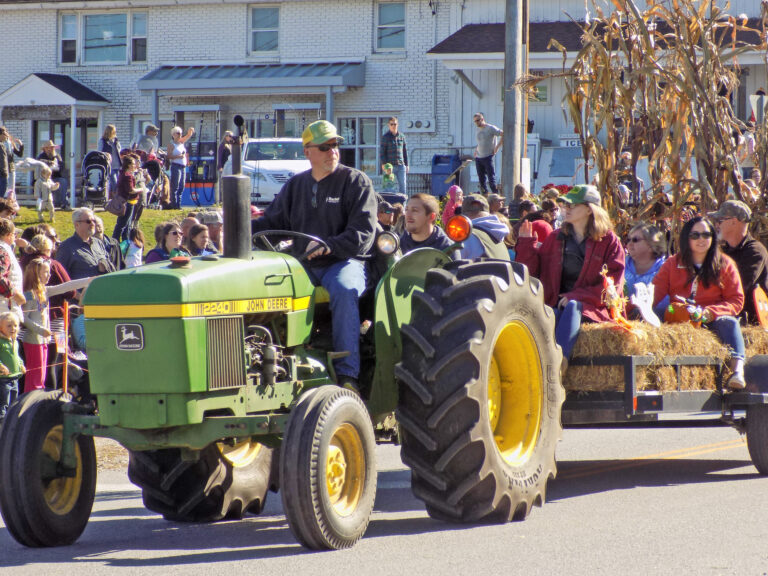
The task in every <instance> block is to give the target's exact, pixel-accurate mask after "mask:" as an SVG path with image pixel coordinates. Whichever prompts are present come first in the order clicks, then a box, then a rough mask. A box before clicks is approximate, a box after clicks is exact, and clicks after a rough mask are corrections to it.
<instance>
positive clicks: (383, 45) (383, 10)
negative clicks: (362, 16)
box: [376, 2, 405, 52]
mask: <svg viewBox="0 0 768 576" xmlns="http://www.w3.org/2000/svg"><path fill="white" fill-rule="evenodd" d="M404 49H405V2H379V4H378V6H377V11H376V50H378V51H380V52H388V51H392V50H404Z"/></svg>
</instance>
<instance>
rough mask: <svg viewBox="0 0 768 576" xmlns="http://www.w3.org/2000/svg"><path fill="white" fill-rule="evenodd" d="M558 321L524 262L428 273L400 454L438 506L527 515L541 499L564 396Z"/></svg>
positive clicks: (417, 315) (402, 394) (416, 321)
mask: <svg viewBox="0 0 768 576" xmlns="http://www.w3.org/2000/svg"><path fill="white" fill-rule="evenodd" d="M554 323H555V321H554V314H553V312H552V310H551V309H549V308H548V307H547V306H545V305H544V301H543V290H542V289H541V284H540V282H539V281H538V280H536V279H535V278H530V277H529V275H528V270H527V268H525V267H524V266H521V265H519V264H515V263H505V262H500V261H482V262H477V263H467V262H456V263H452V264H449V265H448V266H447V267H446V268H445V269H435V270H430V271H429V272H427V277H426V283H425V288H424V292H423V293H417V294H415V295H414V299H413V315H412V319H411V322H410V324H409V325H405V326H403V328H402V336H403V354H402V362H400V363H399V364H398V365H397V367H396V370H395V376H396V377H397V379H398V381H399V403H398V408H397V413H396V415H397V421H398V424H399V426H400V430H401V434H402V448H401V456H402V459H403V462H404V463H405V464H406V465H408V466H409V467H410V468H411V485H412V490H413V493H414V495H415V496H416V497H417V498H419V499H421V500H423V501H424V503H425V505H426V508H427V512H428V513H429V514H430V516H432V517H435V518H439V519H442V520H448V521H455V522H506V521H509V520H523V519H525V518H526V517H527V516H528V514H529V512H530V510H531V507H532V505H538V506H540V505H541V504H542V503H543V502H544V499H545V494H546V484H547V481H548V479H549V478H553V477H554V476H555V474H556V473H557V467H556V464H555V445H556V443H557V441H558V440H559V438H560V436H561V435H562V424H561V421H560V410H561V406H562V403H563V399H564V396H565V393H564V390H563V387H562V385H561V383H560V365H561V362H562V353H561V351H560V348H559V347H558V346H557V345H556V344H555V338H554Z"/></svg>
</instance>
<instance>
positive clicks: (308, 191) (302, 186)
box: [251, 120, 377, 389]
mask: <svg viewBox="0 0 768 576" xmlns="http://www.w3.org/2000/svg"><path fill="white" fill-rule="evenodd" d="M301 138H302V141H303V144H304V155H305V156H306V157H307V159H308V160H309V163H310V165H311V168H310V169H309V170H307V171H306V172H302V173H300V174H297V175H296V176H294V177H293V178H291V179H290V180H288V182H286V183H285V186H283V189H282V190H281V191H280V194H279V195H278V196H277V198H275V201H274V202H273V203H272V204H270V206H269V207H268V208H267V209H266V211H265V212H264V215H263V216H262V217H261V218H259V219H258V220H253V221H252V224H251V227H252V231H253V232H258V231H260V230H291V231H294V232H303V233H305V234H310V235H312V236H316V237H318V238H320V239H321V240H323V241H324V242H325V243H326V244H327V245H328V248H330V250H329V249H328V248H325V247H324V246H322V245H320V244H318V243H317V242H315V241H306V240H302V239H297V240H295V241H294V247H295V249H296V250H298V253H301V254H303V255H305V256H306V263H305V267H306V269H307V271H308V273H309V275H310V277H311V278H312V280H313V282H315V283H316V284H320V285H322V286H323V287H324V288H325V289H326V290H328V294H329V295H330V298H331V319H332V323H333V346H334V348H335V350H336V351H338V352H342V351H347V352H349V353H350V354H349V356H347V357H345V358H340V359H338V360H336V361H335V363H334V367H335V369H336V375H337V379H338V383H339V385H341V386H346V387H349V388H353V389H357V386H358V382H357V379H358V376H359V373H360V350H359V336H360V312H359V309H358V300H359V298H360V295H361V294H362V293H363V290H364V289H365V268H364V265H363V260H362V258H363V257H364V256H365V255H366V254H367V253H368V251H369V250H370V249H371V246H372V244H373V240H374V237H375V230H376V211H377V202H376V195H375V192H374V190H373V185H372V184H371V180H370V179H369V178H368V176H366V175H365V174H364V173H363V172H361V171H359V170H355V169H354V168H350V167H348V166H344V165H342V164H339V144H340V143H341V142H342V140H343V139H342V138H341V136H339V135H338V133H337V131H336V127H335V126H334V125H333V124H331V123H330V122H328V121H326V120H318V121H317V122H313V123H312V124H310V125H309V126H307V128H306V130H304V132H303V133H302V135H301Z"/></svg>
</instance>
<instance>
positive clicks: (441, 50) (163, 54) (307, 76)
mask: <svg viewBox="0 0 768 576" xmlns="http://www.w3.org/2000/svg"><path fill="white" fill-rule="evenodd" d="M529 3H530V19H531V28H530V45H531V54H530V69H531V70H535V71H542V72H548V71H553V70H557V69H559V68H560V67H561V66H562V58H561V55H560V54H559V53H557V52H555V51H552V50H549V51H548V50H547V49H546V46H547V43H548V42H549V38H551V37H555V38H558V40H559V41H560V42H561V43H562V44H564V45H565V46H566V47H567V48H568V49H569V57H570V58H573V56H575V54H576V51H577V50H578V46H579V44H578V42H579V40H578V27H577V26H576V25H574V24H572V23H571V21H570V18H569V17H567V16H566V13H567V14H569V15H570V16H571V17H573V18H574V19H576V20H583V18H584V14H585V4H584V0H537V1H536V2H532V1H531V2H529ZM504 5H505V2H504V0H431V1H430V0H404V1H401V2H392V1H389V0H387V1H377V0H284V1H274V0H273V1H269V2H267V1H265V0H253V1H251V2H242V1H238V0H151V1H150V0H131V1H130V2H128V1H117V0H80V1H76V2H73V1H69V0H58V1H55V0H49V1H42V2H41V1H36V2H29V1H23V0H22V1H0V38H3V46H4V47H5V48H6V49H5V51H4V52H5V54H4V58H3V66H2V68H0V122H2V123H3V124H5V125H6V126H7V127H8V128H9V129H10V131H11V132H12V133H13V134H14V135H16V136H19V137H21V138H22V139H24V141H25V142H26V143H27V152H26V153H27V154H28V155H32V154H37V152H38V151H39V150H38V148H39V144H40V143H41V142H42V141H44V140H47V139H48V138H53V139H54V140H55V141H56V142H57V143H59V144H62V155H63V156H64V157H65V159H66V160H67V162H71V161H72V159H74V160H75V164H76V165H78V164H79V162H80V159H81V158H82V156H83V153H84V151H86V150H89V149H94V148H95V147H96V143H97V140H98V137H99V136H100V134H101V132H102V130H103V127H104V126H105V125H106V124H108V123H110V124H115V125H116V126H117V131H118V137H119V138H120V140H121V142H122V143H123V145H124V146H125V145H127V144H128V143H130V141H131V140H132V139H133V138H134V137H136V135H138V134H140V133H141V132H142V130H143V127H144V125H146V123H148V122H150V121H154V122H155V123H158V124H159V125H160V126H161V129H162V130H161V138H162V140H163V141H165V142H167V139H168V137H169V131H170V128H171V126H172V125H173V124H174V123H179V124H183V125H185V126H188V125H193V126H195V128H196V129H199V128H201V127H202V130H201V132H202V135H201V138H202V140H203V141H209V142H216V141H217V140H218V139H219V136H220V134H221V132H222V131H223V130H225V129H233V128H234V126H233V125H232V117H233V116H234V115H235V114H240V115H242V116H243V117H244V118H245V119H246V121H247V127H248V130H249V133H250V134H251V135H253V136H259V135H263V136H266V135H270V136H271V135H279V136H283V135H285V136H292V135H298V134H300V133H301V131H302V130H303V128H304V126H306V125H307V124H309V123H310V122H312V121H314V120H316V119H318V118H329V119H331V120H332V121H333V122H335V123H336V124H337V125H338V126H339V128H340V130H342V131H343V134H344V136H345V138H346V145H345V147H344V149H343V151H342V161H343V162H344V163H347V164H350V165H353V166H356V167H358V168H361V169H363V170H365V171H366V172H368V173H369V174H371V175H373V176H376V175H377V172H378V170H379V167H378V166H379V162H378V161H377V153H378V143H379V138H380V135H381V134H382V133H383V132H384V131H385V128H386V120H387V119H388V118H389V117H390V116H392V115H395V116H398V117H399V118H400V125H401V129H402V130H403V131H404V132H405V133H406V136H407V138H408V147H409V151H410V162H411V172H412V174H413V177H412V178H411V182H412V183H413V184H414V186H416V187H418V186H419V185H421V186H423V183H424V182H425V181H426V179H424V178H422V179H421V180H422V182H419V180H420V179H419V178H418V176H416V175H417V174H419V173H421V174H427V173H429V172H430V170H431V160H432V157H433V155H434V154H453V153H459V154H471V153H472V150H473V148H474V144H475V136H474V126H473V124H472V114H473V112H475V111H482V112H484V113H485V115H486V118H487V120H488V121H489V122H490V123H492V124H496V125H501V123H502V106H503V102H502V99H503V82H502V76H503V65H504V50H503V48H504V26H503V22H504ZM731 6H732V8H731V13H734V14H738V13H741V12H744V13H747V14H748V15H749V16H751V17H755V16H757V15H758V12H757V11H758V10H759V3H758V2H756V1H755V0H732V1H731ZM746 64H749V66H748V67H747V70H748V74H747V75H745V79H746V82H745V86H744V87H743V88H742V91H741V92H740V95H739V99H738V102H736V103H735V105H736V109H737V113H739V114H740V115H741V116H743V117H746V114H747V112H746V110H747V107H746V101H747V98H746V96H747V95H748V94H751V93H752V92H754V91H755V90H756V88H758V87H762V86H765V84H766V80H765V78H766V69H765V62H764V60H760V59H756V61H755V62H749V63H746ZM538 96H539V102H536V103H531V105H530V106H529V117H530V119H531V120H533V122H534V132H535V133H537V134H538V136H539V137H540V139H541V140H540V141H541V142H542V143H546V142H547V141H548V142H550V143H551V144H553V145H557V144H559V139H560V136H561V135H562V134H567V133H568V132H569V131H570V129H569V126H568V121H567V120H566V118H565V117H564V115H563V113H562V110H561V105H560V102H561V99H562V96H563V88H562V85H561V83H560V82H558V81H553V80H546V81H544V82H543V83H542V84H541V85H540V89H539V92H538ZM73 118H76V120H75V122H76V124H77V129H76V131H75V134H74V135H72V134H71V133H70V126H71V125H72V123H73ZM203 148H204V149H206V150H207V149H209V148H210V147H209V146H208V147H206V146H203ZM537 161H538V157H537V158H535V159H534V164H535V165H536V163H537ZM472 173H473V175H474V170H473V171H472ZM412 190H413V188H412Z"/></svg>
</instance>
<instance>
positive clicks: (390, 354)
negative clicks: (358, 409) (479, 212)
mask: <svg viewBox="0 0 768 576" xmlns="http://www.w3.org/2000/svg"><path fill="white" fill-rule="evenodd" d="M449 262H452V260H451V258H450V256H448V255H446V254H444V253H443V252H441V251H440V250H435V249H434V248H418V249H416V250H413V251H412V252H408V253H407V254H406V255H405V256H403V257H402V258H400V260H398V261H396V262H395V263H394V264H393V265H392V266H390V268H389V269H388V270H387V272H386V273H385V274H384V276H383V277H382V278H381V280H380V281H379V284H378V286H377V287H376V295H375V308H374V319H373V322H374V325H373V330H374V343H375V346H376V368H375V371H374V375H373V381H372V383H371V394H370V400H369V403H368V410H369V412H370V413H371V414H372V415H374V416H375V415H378V414H386V413H387V412H392V411H393V410H394V409H395V408H396V407H397V386H396V385H395V364H397V363H398V362H399V361H400V356H401V354H402V343H401V340H400V328H401V327H402V326H403V325H404V324H408V323H410V321H411V297H412V296H413V293H414V292H417V291H419V292H421V291H423V290H424V282H425V279H426V276H427V271H428V270H430V269H431V268H441V267H443V266H445V265H446V264H447V263H449Z"/></svg>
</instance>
